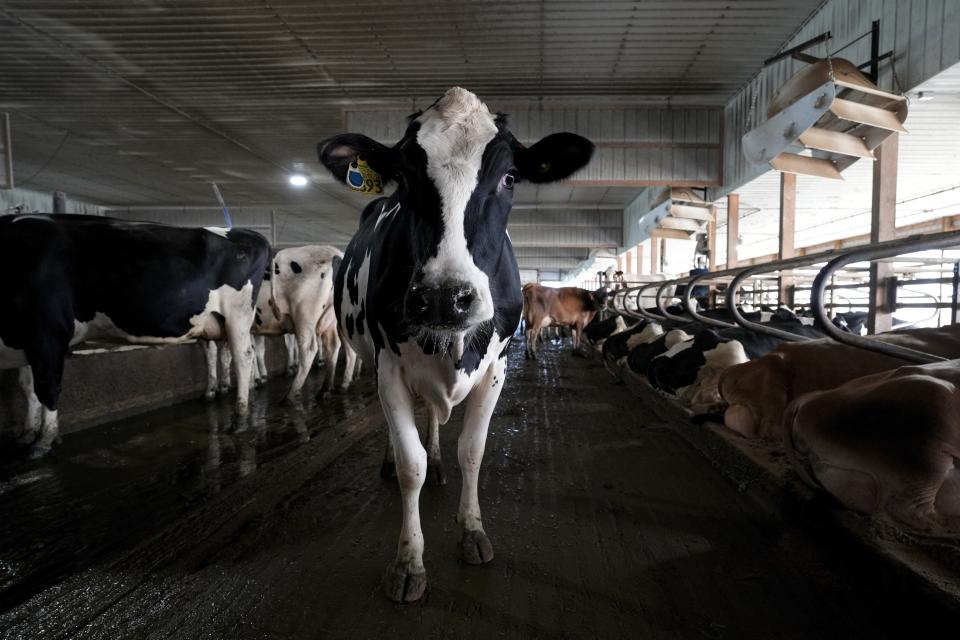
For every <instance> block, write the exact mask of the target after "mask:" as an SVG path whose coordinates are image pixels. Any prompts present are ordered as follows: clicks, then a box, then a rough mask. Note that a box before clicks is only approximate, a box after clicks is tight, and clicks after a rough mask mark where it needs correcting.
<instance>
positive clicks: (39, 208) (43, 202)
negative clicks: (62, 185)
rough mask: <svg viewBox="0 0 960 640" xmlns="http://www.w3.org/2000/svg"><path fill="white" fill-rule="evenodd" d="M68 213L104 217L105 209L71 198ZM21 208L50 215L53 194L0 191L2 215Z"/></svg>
mask: <svg viewBox="0 0 960 640" xmlns="http://www.w3.org/2000/svg"><path fill="white" fill-rule="evenodd" d="M66 205H67V213H83V214H86V215H91V216H102V215H103V212H104V208H103V207H101V206H100V205H96V204H93V203H90V202H84V201H82V200H75V199H73V198H70V197H69V196H68V197H67V199H66ZM15 207H21V208H23V210H25V211H26V210H29V211H33V212H42V213H50V212H51V211H53V194H52V193H50V192H48V191H34V190H33V189H21V188H19V187H17V188H15V189H0V215H3V214H4V213H9V210H10V209H13V208H15Z"/></svg>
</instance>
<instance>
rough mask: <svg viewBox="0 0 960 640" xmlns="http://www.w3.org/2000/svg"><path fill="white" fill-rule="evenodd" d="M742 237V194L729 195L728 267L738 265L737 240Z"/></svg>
mask: <svg viewBox="0 0 960 640" xmlns="http://www.w3.org/2000/svg"><path fill="white" fill-rule="evenodd" d="M739 239H740V194H739V193H731V194H730V195H728V196H727V269H733V268H734V267H736V266H737V242H738V240H739Z"/></svg>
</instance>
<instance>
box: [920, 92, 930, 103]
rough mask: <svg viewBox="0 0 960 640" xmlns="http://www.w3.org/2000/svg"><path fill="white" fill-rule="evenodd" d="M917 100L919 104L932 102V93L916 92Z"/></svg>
mask: <svg viewBox="0 0 960 640" xmlns="http://www.w3.org/2000/svg"><path fill="white" fill-rule="evenodd" d="M917 100H919V101H920V102H927V101H929V100H933V91H918V92H917Z"/></svg>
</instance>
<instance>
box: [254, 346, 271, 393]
mask: <svg viewBox="0 0 960 640" xmlns="http://www.w3.org/2000/svg"><path fill="white" fill-rule="evenodd" d="M253 352H254V354H256V365H257V366H256V369H255V374H256V377H255V380H254V382H255V383H256V384H257V385H261V384H266V382H267V378H268V377H270V376H269V372H268V371H267V339H266V337H264V336H253Z"/></svg>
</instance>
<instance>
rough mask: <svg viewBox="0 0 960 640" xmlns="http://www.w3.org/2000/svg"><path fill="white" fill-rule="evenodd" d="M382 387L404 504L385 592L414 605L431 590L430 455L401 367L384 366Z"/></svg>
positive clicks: (381, 397)
mask: <svg viewBox="0 0 960 640" xmlns="http://www.w3.org/2000/svg"><path fill="white" fill-rule="evenodd" d="M378 387H379V393H380V403H381V404H382V405H383V413H384V415H385V416H386V418H387V424H388V425H389V428H390V435H391V440H392V441H393V445H394V453H395V455H396V461H397V480H398V481H399V483H400V499H401V503H402V505H403V526H402V528H401V530H400V541H399V542H398V544H397V557H396V559H395V560H394V561H393V562H392V563H391V564H390V566H389V567H388V568H387V573H386V576H385V577H384V589H385V590H386V594H387V597H388V598H390V599H391V600H394V601H395V602H413V601H415V600H419V599H420V598H421V597H422V596H423V594H424V592H425V591H426V588H427V572H426V569H424V567H423V532H422V531H421V529H420V504H419V502H420V489H421V488H422V487H423V481H424V478H425V477H426V471H427V452H426V451H424V449H423V445H421V444H420V436H419V434H418V433H417V426H416V424H415V423H414V417H413V397H412V396H411V394H410V391H409V390H408V389H407V388H406V385H405V384H404V383H403V379H402V378H401V376H400V371H399V367H396V366H394V365H392V364H391V363H389V362H386V363H384V365H383V366H381V368H380V371H379V380H378Z"/></svg>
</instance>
